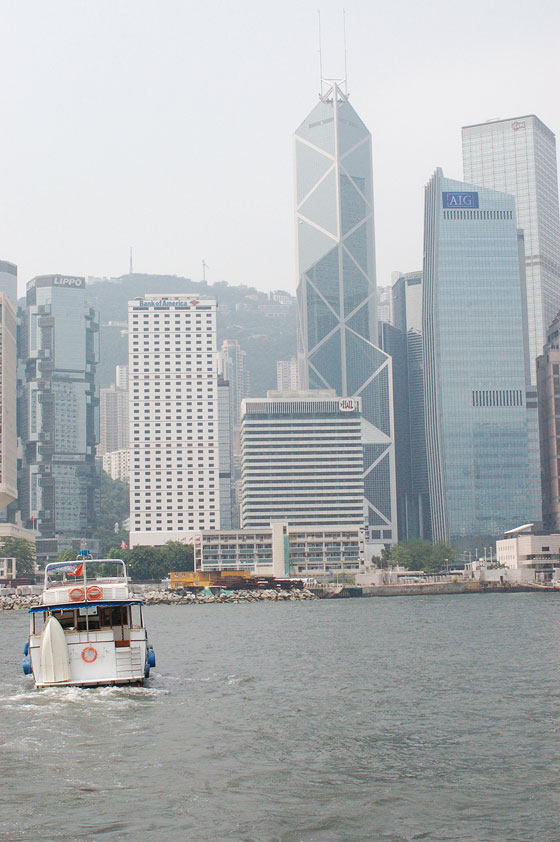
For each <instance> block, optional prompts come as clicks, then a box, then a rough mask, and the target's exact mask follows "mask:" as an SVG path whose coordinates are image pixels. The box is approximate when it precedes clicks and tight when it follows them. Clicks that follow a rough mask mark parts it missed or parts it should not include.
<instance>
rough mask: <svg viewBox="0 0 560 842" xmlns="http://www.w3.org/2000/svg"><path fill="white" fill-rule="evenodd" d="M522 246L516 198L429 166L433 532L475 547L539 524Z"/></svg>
mask: <svg viewBox="0 0 560 842" xmlns="http://www.w3.org/2000/svg"><path fill="white" fill-rule="evenodd" d="M520 243H522V240H520V235H519V232H518V230H517V223H516V214H515V199H514V197H513V196H510V195H508V194H505V193H498V192H496V191H494V190H489V189H486V188H483V187H476V186H473V185H470V184H465V183H463V182H461V181H455V180H453V179H448V178H444V176H443V173H442V171H441V170H440V169H438V170H436V172H435V174H434V176H433V177H432V179H431V181H430V182H429V184H428V186H427V188H426V201H425V224H424V273H423V287H424V289H423V337H424V372H425V386H424V395H425V408H426V437H427V443H426V446H427V458H428V476H429V488H430V504H431V510H432V524H433V537H434V540H451V541H455V542H457V541H459V540H460V539H466V540H467V541H468V540H471V541H472V542H473V546H475V545H476V546H480V543H478V539H479V538H480V537H490V536H497V535H499V534H500V533H502V532H504V531H505V530H507V529H511V528H512V527H514V526H518V525H519V524H522V523H527V522H529V521H534V520H540V510H541V507H540V493H539V469H538V462H537V463H535V462H534V461H533V458H532V457H531V455H530V454H531V453H532V452H533V451H532V450H531V447H530V444H531V441H532V439H533V438H534V435H535V430H536V424H537V416H536V413H537V405H536V395H535V393H534V391H532V390H531V387H530V368H529V352H528V331H527V314H526V306H525V301H526V296H525V287H524V272H523V267H524V261H523V254H522V251H521V253H520ZM520 257H521V259H520Z"/></svg>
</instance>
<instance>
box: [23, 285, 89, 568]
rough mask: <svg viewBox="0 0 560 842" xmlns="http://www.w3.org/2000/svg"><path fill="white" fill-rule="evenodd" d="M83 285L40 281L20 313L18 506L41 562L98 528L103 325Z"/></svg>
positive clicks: (75, 543)
mask: <svg viewBox="0 0 560 842" xmlns="http://www.w3.org/2000/svg"><path fill="white" fill-rule="evenodd" d="M85 285H86V282H85V278H83V277H76V276H68V275H42V276H40V277H37V278H34V279H33V280H32V281H30V282H29V283H28V284H27V296H26V298H27V300H26V309H25V311H24V312H22V314H21V322H22V325H21V327H22V330H21V346H20V356H21V358H22V360H23V362H24V363H25V375H24V379H23V382H22V384H21V392H20V437H21V441H22V448H23V454H22V455H23V460H22V471H21V477H20V497H19V502H20V506H21V510H22V517H23V520H24V524H25V526H27V527H28V528H34V529H35V530H36V533H37V553H38V555H42V556H52V555H56V554H57V553H58V552H59V551H60V550H61V549H64V548H70V547H79V546H80V544H79V542H80V539H88V538H90V537H91V535H92V532H93V530H94V528H95V524H96V513H97V506H98V493H99V492H98V476H97V470H96V465H95V450H96V445H97V442H98V440H99V401H98V397H97V394H96V389H95V367H96V363H97V361H98V359H99V323H98V318H97V314H96V312H95V310H94V309H93V308H92V307H91V306H90V305H89V304H88V302H87V300H86V291H85Z"/></svg>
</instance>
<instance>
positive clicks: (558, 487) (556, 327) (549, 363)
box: [537, 314, 560, 532]
mask: <svg viewBox="0 0 560 842" xmlns="http://www.w3.org/2000/svg"><path fill="white" fill-rule="evenodd" d="M537 393H538V402H539V432H540V445H541V478H542V503H543V526H544V530H545V532H560V314H558V316H556V318H555V319H554V321H553V322H552V324H551V326H550V328H549V330H548V337H547V341H546V345H545V346H544V349H543V352H542V354H541V356H540V357H538V358H537Z"/></svg>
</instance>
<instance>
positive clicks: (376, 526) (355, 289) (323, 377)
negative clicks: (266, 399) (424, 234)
mask: <svg viewBox="0 0 560 842" xmlns="http://www.w3.org/2000/svg"><path fill="white" fill-rule="evenodd" d="M295 147H296V148H295V153H296V217H297V248H298V262H299V282H298V292H297V306H298V354H299V359H300V379H301V386H302V388H304V389H307V388H312V389H313V388H319V389H324V388H331V389H334V390H335V392H336V394H337V395H340V396H342V397H353V396H356V397H357V396H359V397H360V398H361V400H362V419H363V443H364V490H365V519H366V523H369V527H370V534H371V537H372V539H374V540H379V541H380V542H383V543H391V542H392V541H393V540H395V539H396V524H395V510H396V500H395V458H394V450H393V409H392V379H391V358H390V357H389V356H388V354H386V353H384V352H383V351H381V350H380V349H379V348H378V347H377V345H376V343H377V324H376V322H377V320H376V280H375V250H374V225H373V177H372V164H371V135H370V133H369V131H368V129H367V128H366V126H365V125H364V123H363V122H362V121H361V119H360V118H359V117H358V115H357V114H356V112H355V111H354V109H353V108H352V106H351V105H350V103H349V102H348V95H347V94H346V93H345V92H344V91H343V87H342V86H341V85H339V84H337V83H329V85H328V88H327V90H326V92H325V93H323V94H322V95H321V97H320V100H319V102H318V103H317V105H316V106H315V108H314V109H313V110H312V111H311V113H310V114H309V116H308V117H307V118H306V119H305V120H304V121H303V123H302V124H301V125H300V126H299V128H298V129H297V131H296V136H295Z"/></svg>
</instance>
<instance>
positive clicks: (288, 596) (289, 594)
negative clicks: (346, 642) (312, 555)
mask: <svg viewBox="0 0 560 842" xmlns="http://www.w3.org/2000/svg"><path fill="white" fill-rule="evenodd" d="M139 595H140V594H139ZM141 597H142V599H143V600H144V603H145V604H146V605H210V604H214V603H223V602H228V603H232V602H235V603H239V602H266V601H269V602H281V601H289V602H298V601H301V600H306V599H317V598H318V597H317V596H316V595H315V594H313V593H311V591H308V590H301V591H296V590H293V591H276V590H266V591H227V592H222V593H217V594H209V593H205V592H200V591H199V592H198V593H194V592H192V591H187V592H181V593H178V592H177V591H171V590H159V589H158V590H155V589H154V590H149V591H145V592H144V593H143V594H141ZM39 601H40V598H39V596H37V595H34V594H25V595H24V594H15V593H10V594H0V611H2V610H3V611H23V610H25V611H27V609H28V608H32V607H33V606H35V605H39Z"/></svg>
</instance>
